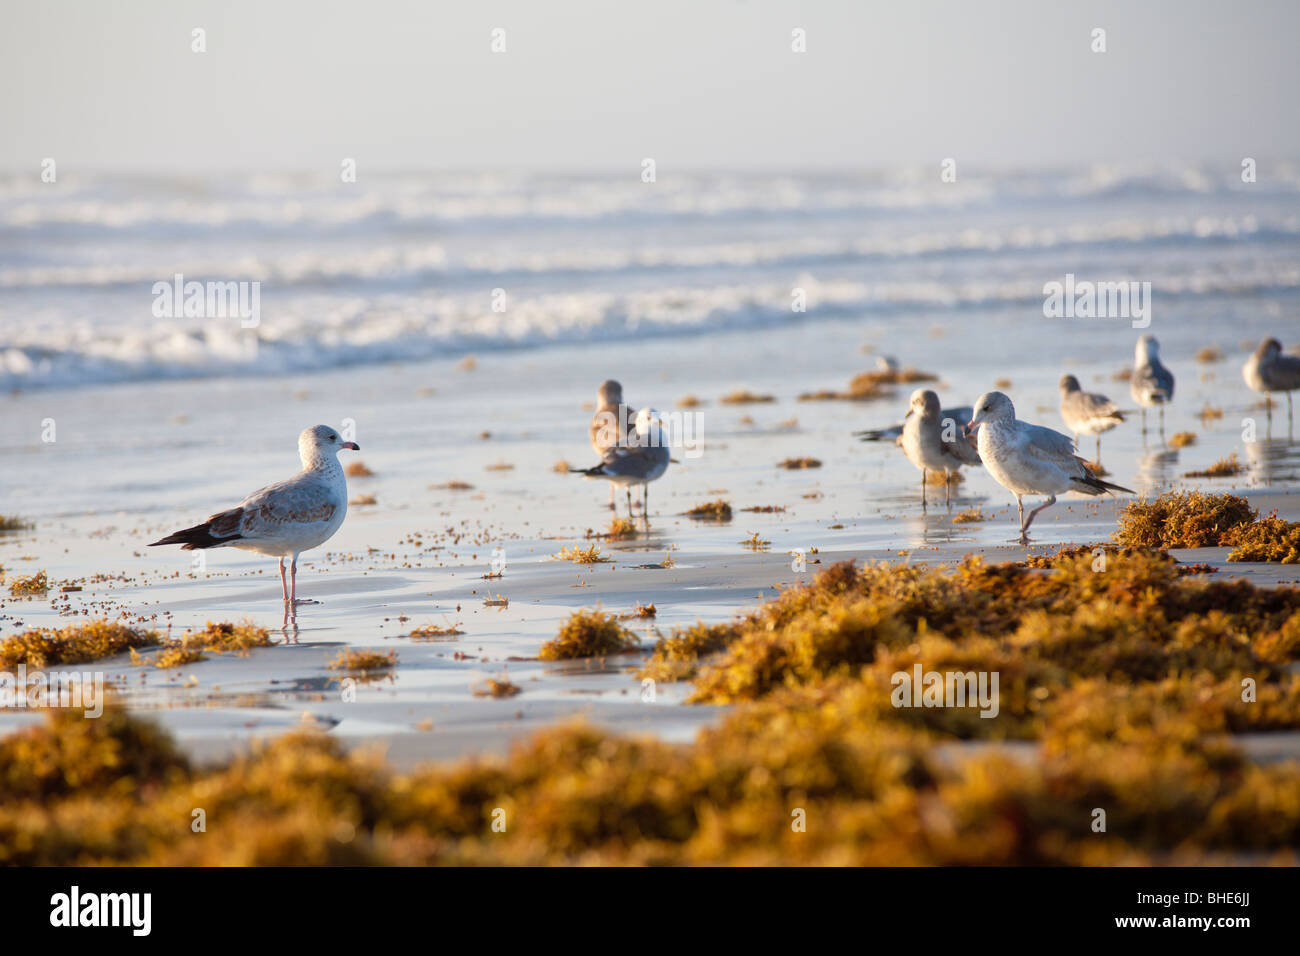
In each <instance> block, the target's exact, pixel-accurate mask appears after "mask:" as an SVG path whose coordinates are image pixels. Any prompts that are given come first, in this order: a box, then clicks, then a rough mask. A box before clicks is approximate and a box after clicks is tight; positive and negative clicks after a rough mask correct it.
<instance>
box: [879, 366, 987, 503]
mask: <svg viewBox="0 0 1300 956" xmlns="http://www.w3.org/2000/svg"><path fill="white" fill-rule="evenodd" d="M898 447H899V448H901V449H903V454H904V455H906V456H907V460H908V461H910V462H911V463H912V464H913V465H915V466H916V467H917V468H920V469H921V509H922V510H924V509H925V507H926V500H925V481H926V478H927V473H928V472H931V471H940V472H943V477H944V504H945V505H948V504H951V503H952V486H951V485H950V484H949V482H948V477H949V475H950V474H951V473H952V472H954V471H957V470H958V469H960V468H961V466H962V465H978V464H979V463H980V455H979V452H978V451H976V450H975V448H974V446H973V445H971V443H970V440H969V439H968V438H967V437H966V431H965V429H964V428H963V426H962V423H961V421H959V420H957V419H954V418H952V417H950V416H946V415H945V414H944V412H943V410H942V409H940V407H939V396H938V395H936V394H935V393H934V392H932V391H930V390H929V389H928V388H918V389H917V390H916V391H914V392H913V393H912V399H911V404H910V406H909V407H908V410H907V417H906V418H905V419H904V420H903V431H902V434H900V435H899V436H898Z"/></svg>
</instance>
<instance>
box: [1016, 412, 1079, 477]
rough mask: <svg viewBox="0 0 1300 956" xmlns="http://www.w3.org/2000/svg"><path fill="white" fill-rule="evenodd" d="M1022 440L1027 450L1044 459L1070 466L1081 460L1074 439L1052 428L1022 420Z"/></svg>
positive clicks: (1066, 466)
mask: <svg viewBox="0 0 1300 956" xmlns="http://www.w3.org/2000/svg"><path fill="white" fill-rule="evenodd" d="M1019 425H1020V435H1021V441H1022V443H1023V445H1024V448H1025V450H1026V451H1027V452H1028V453H1029V454H1031V455H1033V456H1034V457H1035V458H1038V459H1040V460H1042V461H1049V462H1054V463H1055V464H1058V465H1060V466H1062V467H1064V468H1069V467H1071V466H1073V465H1074V464H1076V463H1077V462H1078V461H1079V458H1078V456H1076V455H1075V454H1074V439H1073V438H1071V437H1070V436H1069V435H1063V434H1061V433H1060V432H1058V431H1056V430H1055V429H1052V428H1045V427H1043V426H1042V425H1030V424H1027V423H1025V422H1020V423H1019Z"/></svg>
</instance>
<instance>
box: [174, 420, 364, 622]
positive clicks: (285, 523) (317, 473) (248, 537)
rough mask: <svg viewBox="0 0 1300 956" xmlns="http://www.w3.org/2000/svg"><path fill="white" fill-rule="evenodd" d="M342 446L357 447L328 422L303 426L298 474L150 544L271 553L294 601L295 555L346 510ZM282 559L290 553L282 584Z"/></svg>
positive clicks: (328, 531) (325, 534) (329, 530)
mask: <svg viewBox="0 0 1300 956" xmlns="http://www.w3.org/2000/svg"><path fill="white" fill-rule="evenodd" d="M343 448H350V449H351V450H352V451H360V450H361V448H360V446H359V445H357V443H356V442H351V441H344V440H343V439H342V438H340V437H339V433H338V432H336V431H335V430H334V429H332V428H330V427H329V426H328V425H317V426H316V427H315V428H308V429H307V430H306V431H304V432H303V433H302V434H301V435H299V436H298V457H299V458H301V459H302V471H300V472H298V474H296V475H294V476H293V477H292V478H289V479H288V480H286V481H280V482H276V483H275V484H274V485H267V486H266V487H265V488H263V489H262V490H261V491H255V492H253V493H252V494H251V495H249V496H248V497H247V498H245V499H244V500H243V501H241V502H240V503H239V504H238V505H236V506H235V507H234V508H231V509H230V510H229V511H221V512H218V513H217V514H214V515H213V516H212V517H210V518H209V519H208V520H207V521H205V522H203V524H197V525H195V526H194V527H193V528H186V529H185V530H184V531H177V532H175V533H173V534H169V535H167V537H165V538H162V539H160V540H158V541H155V542H153V543H152V544H150V545H149V547H151V548H153V547H157V546H158V545H160V544H179V545H180V546H181V550H182V551H193V550H195V549H196V548H197V549H200V550H202V549H206V548H226V547H229V548H240V549H242V550H244V551H256V552H257V553H258V554H269V555H273V556H276V557H278V558H279V559H280V588H281V590H282V591H283V592H284V603H285V605H286V607H288V606H290V605H294V604H297V603H298V555H300V554H301V553H302V552H304V551H310V550H311V549H312V548H316V547H319V546H320V545H322V544H324V543H325V542H326V541H328V540H329V539H330V538H331V537H332V536H333V534H334V532H335V531H338V530H339V526H340V525H342V524H343V518H344V517H345V516H346V515H347V513H348V483H347V479H346V478H344V477H343V468H342V466H341V465H340V464H339V459H338V454H339V451H340V450H341V449H343ZM285 558H291V561H290V563H289V581H288V582H287V583H286V581H285V577H284V559H285Z"/></svg>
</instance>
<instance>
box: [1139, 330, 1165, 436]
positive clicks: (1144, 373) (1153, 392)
mask: <svg viewBox="0 0 1300 956" xmlns="http://www.w3.org/2000/svg"><path fill="white" fill-rule="evenodd" d="M1128 387H1129V391H1130V392H1131V393H1132V395H1133V398H1134V400H1135V401H1136V402H1137V403H1138V404H1139V405H1141V406H1142V435H1143V436H1144V437H1145V436H1146V433H1147V409H1148V408H1152V407H1154V406H1156V405H1159V406H1160V434H1161V436H1163V435H1164V433H1165V406H1166V405H1168V404H1169V403H1170V402H1171V401H1173V398H1174V373H1173V372H1171V371H1169V369H1167V368H1165V367H1164V366H1163V365H1161V364H1160V343H1159V342H1157V341H1156V337H1155V336H1154V335H1143V336H1142V337H1141V338H1140V339H1138V341H1137V348H1136V349H1135V350H1134V353H1133V374H1132V376H1131V377H1130V378H1129V385H1128Z"/></svg>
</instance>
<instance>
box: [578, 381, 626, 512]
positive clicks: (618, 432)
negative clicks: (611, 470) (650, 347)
mask: <svg viewBox="0 0 1300 956" xmlns="http://www.w3.org/2000/svg"><path fill="white" fill-rule="evenodd" d="M635 422H636V411H635V410H633V409H631V408H628V407H627V406H626V405H624V404H623V386H622V385H620V384H619V383H618V382H616V381H614V380H613V379H612V378H611V379H608V380H607V381H605V382H602V383H601V385H600V388H599V389H597V391H596V414H594V415H593V416H592V417H591V428H590V429H589V436H590V438H591V450H592V451H594V452H595V453H596V455H597V456H599V457H600V458H604V457H605V453H606V452H607V451H609V450H610V449H611V448H616V447H618V446H619V445H626V444H627V435H628V432H630V431H631V430H632V429H633V428H634V427H635ZM609 510H610V511H613V510H614V486H613V485H610V486H609Z"/></svg>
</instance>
